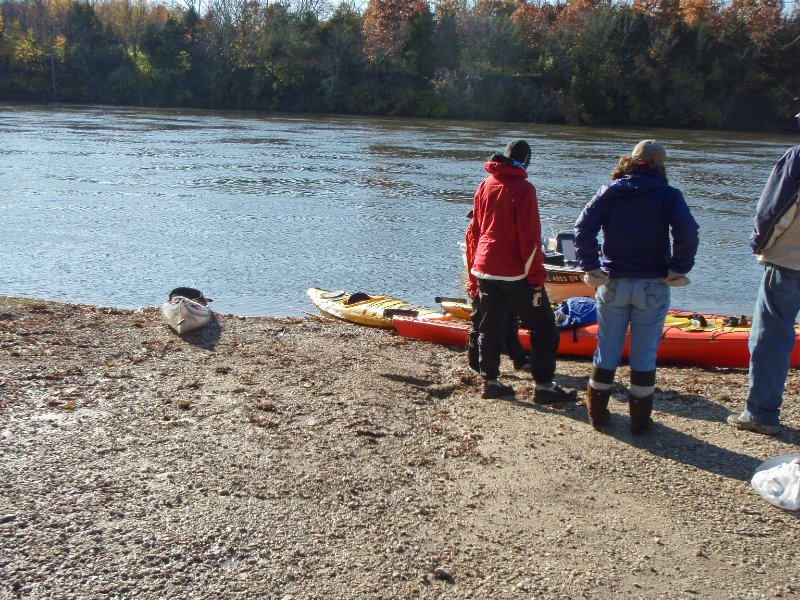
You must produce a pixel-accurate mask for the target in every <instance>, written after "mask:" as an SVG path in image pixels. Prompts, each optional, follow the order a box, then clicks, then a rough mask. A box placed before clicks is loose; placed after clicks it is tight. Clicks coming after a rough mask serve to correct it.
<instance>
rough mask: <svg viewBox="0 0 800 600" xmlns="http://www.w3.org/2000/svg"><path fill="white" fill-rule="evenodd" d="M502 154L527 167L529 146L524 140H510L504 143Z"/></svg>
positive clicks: (529, 160) (529, 152)
mask: <svg viewBox="0 0 800 600" xmlns="http://www.w3.org/2000/svg"><path fill="white" fill-rule="evenodd" d="M503 155H504V156H507V157H508V158H510V159H511V160H515V161H517V162H518V163H522V165H523V166H525V167H527V166H528V165H529V164H530V162H531V147H530V146H529V145H528V142H526V141H525V140H511V141H510V142H508V144H506V149H505V150H504V151H503Z"/></svg>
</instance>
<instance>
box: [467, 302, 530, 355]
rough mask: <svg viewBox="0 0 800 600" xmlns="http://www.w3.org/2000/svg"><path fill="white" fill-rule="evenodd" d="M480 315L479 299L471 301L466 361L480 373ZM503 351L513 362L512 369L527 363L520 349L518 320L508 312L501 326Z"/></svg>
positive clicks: (525, 353)
mask: <svg viewBox="0 0 800 600" xmlns="http://www.w3.org/2000/svg"><path fill="white" fill-rule="evenodd" d="M482 318H483V313H481V303H480V298H479V297H477V298H473V299H472V315H471V316H470V322H471V323H472V329H470V331H469V338H468V339H467V359H468V360H469V366H470V368H471V369H474V370H475V371H480V370H481V367H480V353H479V351H478V336H479V333H478V329H479V328H480V326H481V319H482ZM503 345H504V347H503V350H505V352H506V354H508V356H509V358H510V359H511V360H512V361H513V362H514V368H516V369H519V368H520V367H522V365H524V364H525V363H526V362H528V353H527V352H525V350H523V349H522V344H520V342H519V319H518V318H517V315H515V314H514V313H513V311H511V310H509V311H508V318H506V322H505V325H503Z"/></svg>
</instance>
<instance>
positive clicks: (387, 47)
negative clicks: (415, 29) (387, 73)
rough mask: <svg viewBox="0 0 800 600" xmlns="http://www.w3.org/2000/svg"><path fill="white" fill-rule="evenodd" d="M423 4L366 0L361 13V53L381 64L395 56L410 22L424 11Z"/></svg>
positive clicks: (417, 0)
mask: <svg viewBox="0 0 800 600" xmlns="http://www.w3.org/2000/svg"><path fill="white" fill-rule="evenodd" d="M427 8H428V7H427V4H426V2H425V0H369V4H367V8H366V10H365V11H364V52H365V54H366V55H367V56H368V57H369V58H370V59H372V60H374V61H376V62H380V61H381V60H383V58H384V57H386V56H392V55H394V54H395V53H396V52H397V51H398V49H399V48H400V45H401V44H402V43H403V38H404V36H405V34H406V33H407V25H408V22H409V20H410V19H411V18H412V17H413V16H414V15H416V14H419V13H422V12H424V11H427Z"/></svg>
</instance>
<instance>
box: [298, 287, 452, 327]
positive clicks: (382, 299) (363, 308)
mask: <svg viewBox="0 0 800 600" xmlns="http://www.w3.org/2000/svg"><path fill="white" fill-rule="evenodd" d="M306 295H307V296H308V299H309V300H311V304H313V305H314V306H316V307H317V310H319V312H320V314H322V315H323V316H326V317H332V318H335V319H344V320H345V321H350V322H352V323H358V324H360V325H369V326H370V327H384V328H386V329H391V328H392V327H393V324H392V317H394V316H396V315H403V316H409V317H415V318H423V319H424V318H429V317H431V316H435V317H441V316H442V313H441V312H439V311H436V310H432V309H430V308H425V307H423V306H416V305H413V304H409V303H408V302H406V301H405V300H400V299H398V298H392V297H390V296H371V295H369V294H365V293H364V292H341V291H329V290H321V289H319V288H309V289H308V291H307V292H306Z"/></svg>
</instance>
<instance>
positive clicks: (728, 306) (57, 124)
mask: <svg viewBox="0 0 800 600" xmlns="http://www.w3.org/2000/svg"><path fill="white" fill-rule="evenodd" d="M0 133H2V135H0V156H2V157H3V160H2V161H1V162H0V184H2V190H3V194H2V196H1V197H0V255H2V263H1V264H2V269H0V294H7V295H23V296H36V297H43V298H53V299H61V300H67V301H81V302H91V303H96V304H102V305H117V306H126V307H137V306H145V305H156V304H159V303H160V302H161V300H162V299H164V298H165V297H166V294H167V292H168V291H169V290H170V289H172V288H173V287H177V286H182V285H188V286H192V287H198V288H200V289H202V290H203V291H204V292H205V293H206V294H208V295H209V296H211V297H213V298H214V299H215V302H214V308H215V309H216V310H217V311H220V312H230V313H236V314H246V315H276V316H280V315H291V314H298V311H299V310H312V309H311V307H310V306H309V305H308V303H307V301H306V298H305V290H306V288H308V287H322V288H330V289H346V290H352V291H357V290H361V291H366V292H372V293H387V294H391V295H395V296H399V297H402V298H405V299H407V300H409V301H410V302H412V303H415V304H423V305H429V306H430V305H433V298H434V296H437V295H443V296H460V295H463V292H462V289H461V281H460V275H461V268H462V267H461V264H462V263H461V258H460V255H459V251H458V248H457V245H456V242H457V241H458V240H460V239H462V237H463V233H464V228H465V226H466V213H467V211H468V210H469V208H470V206H471V202H472V194H473V192H474V189H475V187H476V186H477V184H478V183H479V182H480V181H481V179H482V178H483V176H484V171H483V168H482V165H483V162H484V161H485V160H486V159H487V158H488V157H489V156H490V155H491V154H492V153H494V152H498V151H501V150H502V149H503V147H504V146H505V143H506V142H507V141H508V139H511V138H515V137H523V138H526V139H528V140H529V142H530V144H531V147H532V150H533V163H532V165H533V166H532V168H531V170H530V171H531V174H532V176H531V180H532V181H533V183H534V184H535V185H536V187H537V189H538V193H539V200H540V210H541V213H542V218H543V228H544V232H545V233H546V234H548V233H555V232H557V231H562V230H568V229H571V228H572V224H573V223H574V221H575V218H576V217H577V216H578V214H579V212H580V211H581V209H582V208H583V206H584V205H585V203H586V202H587V201H588V200H589V198H590V197H591V196H592V194H593V193H594V192H595V191H596V189H597V188H598V187H599V186H600V185H601V184H602V183H605V182H606V181H607V179H608V177H609V174H610V172H611V170H612V169H613V167H614V166H615V164H616V161H617V159H618V158H619V156H620V155H622V154H625V153H627V152H629V151H630V149H631V148H632V147H633V146H634V145H635V143H636V142H637V141H639V140H640V139H641V138H644V137H659V138H660V139H662V140H664V142H665V143H666V146H667V151H668V155H669V158H668V169H669V177H670V182H671V183H673V184H674V185H676V186H678V187H679V188H681V189H682V191H683V192H684V195H685V196H686V199H687V201H688V202H689V204H690V206H691V207H692V209H693V212H694V213H695V216H696V217H697V219H698V221H699V222H700V225H701V246H700V253H699V256H698V264H697V266H696V268H695V270H694V271H693V272H692V274H691V278H692V280H693V284H692V285H691V286H689V287H688V288H684V289H679V290H675V291H674V294H673V305H675V306H680V307H686V308H691V309H694V310H701V311H715V312H727V313H749V312H750V311H752V306H753V303H754V301H755V290H756V286H757V283H758V279H759V275H760V272H759V268H758V266H757V265H756V264H755V261H754V259H753V257H752V255H751V254H750V252H749V248H748V245H747V241H748V236H749V233H750V228H751V226H752V217H753V212H754V208H755V202H756V200H757V198H758V194H759V192H760V190H761V187H762V186H763V184H764V181H765V180H766V177H767V175H768V174H769V170H770V169H771V168H772V164H773V163H774V162H775V160H777V158H778V157H779V156H780V155H781V154H782V153H783V152H784V151H785V150H786V148H788V147H789V146H791V145H792V144H793V143H794V140H793V139H792V138H790V137H779V136H772V137H766V136H754V135H748V134H731V133H709V132H687V131H672V130H670V131H656V132H654V131H644V130H614V129H586V128H574V127H555V126H544V125H520V124H501V123H483V122H481V123H477V122H449V121H448V122H442V121H419V120H400V119H387V118H379V119H365V118H349V117H316V118H299V117H296V116H259V115H253V114H252V113H242V114H235V113H204V112H200V111H191V112H188V111H151V110H138V109H118V108H107V107H76V108H69V107H68V108H61V107H59V108H44V107H30V106H10V105H0Z"/></svg>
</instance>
